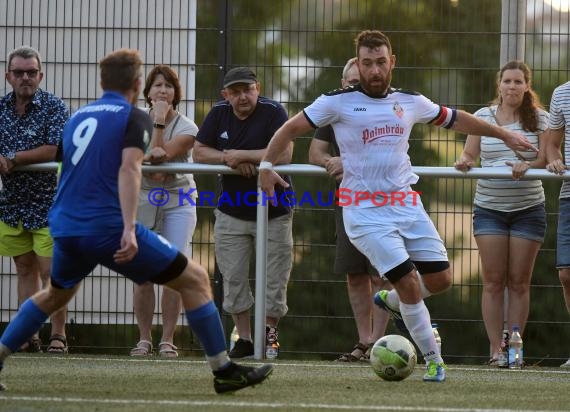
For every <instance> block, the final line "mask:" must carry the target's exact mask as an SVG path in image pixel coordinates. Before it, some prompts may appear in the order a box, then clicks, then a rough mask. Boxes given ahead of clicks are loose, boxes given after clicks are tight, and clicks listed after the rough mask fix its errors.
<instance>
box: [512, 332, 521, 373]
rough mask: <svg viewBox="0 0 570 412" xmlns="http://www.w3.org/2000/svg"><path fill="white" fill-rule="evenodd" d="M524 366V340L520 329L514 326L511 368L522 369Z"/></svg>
mask: <svg viewBox="0 0 570 412" xmlns="http://www.w3.org/2000/svg"><path fill="white" fill-rule="evenodd" d="M522 365H523V340H522V337H521V334H520V328H519V327H518V326H513V333H512V335H511V339H510V340H509V368H510V369H521V368H522Z"/></svg>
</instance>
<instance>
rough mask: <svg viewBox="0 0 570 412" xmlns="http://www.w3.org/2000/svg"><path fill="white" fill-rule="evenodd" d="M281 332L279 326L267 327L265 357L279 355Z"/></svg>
mask: <svg viewBox="0 0 570 412" xmlns="http://www.w3.org/2000/svg"><path fill="white" fill-rule="evenodd" d="M278 338H279V332H278V331H277V328H274V327H273V326H269V325H267V326H266V327H265V359H275V358H277V357H278V356H279V342H278Z"/></svg>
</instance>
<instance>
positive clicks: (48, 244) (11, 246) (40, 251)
mask: <svg viewBox="0 0 570 412" xmlns="http://www.w3.org/2000/svg"><path fill="white" fill-rule="evenodd" d="M31 251H34V252H35V253H36V255H38V256H43V257H52V255H53V239H52V238H51V236H50V234H49V228H47V227H42V228H41V229H35V230H26V229H24V228H23V226H22V222H20V223H19V224H18V227H12V226H10V225H7V224H6V223H4V222H0V255H2V256H20V255H24V254H26V253H28V252H31Z"/></svg>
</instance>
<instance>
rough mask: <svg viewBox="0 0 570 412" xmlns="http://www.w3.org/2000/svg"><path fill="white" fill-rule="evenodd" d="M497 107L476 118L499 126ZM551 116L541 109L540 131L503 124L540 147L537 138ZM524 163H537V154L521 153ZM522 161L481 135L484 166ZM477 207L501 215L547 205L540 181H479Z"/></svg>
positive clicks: (501, 143)
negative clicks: (534, 161)
mask: <svg viewBox="0 0 570 412" xmlns="http://www.w3.org/2000/svg"><path fill="white" fill-rule="evenodd" d="M496 113H497V106H496V105H495V106H491V107H484V108H482V109H479V110H478V111H477V112H475V116H476V117H479V118H480V119H482V120H485V121H486V122H487V123H491V124H495V125H496V124H497V122H496V120H495V114H496ZM548 117H549V116H548V113H547V112H545V111H544V110H540V109H539V119H538V130H537V131H536V132H528V131H525V130H523V128H522V125H521V124H520V122H515V123H511V124H508V125H504V126H502V127H504V128H505V129H509V130H512V131H514V132H517V133H520V134H522V135H524V136H526V138H527V139H528V140H529V142H530V143H532V145H533V146H535V147H537V148H538V136H539V135H540V134H541V133H543V132H544V131H545V130H546V128H547V126H548ZM518 153H519V154H520V155H521V156H522V157H523V159H524V160H527V161H533V160H536V157H537V153H536V152H530V151H524V152H523V151H519V152H518ZM520 160H522V159H520V158H518V157H517V154H516V153H515V152H514V151H513V150H511V149H510V148H509V147H507V145H505V143H504V142H503V141H502V140H500V139H496V138H494V137H487V136H481V167H504V166H505V162H506V161H511V162H517V161H520ZM474 203H475V205H477V206H479V207H483V208H485V209H491V210H498V211H501V212H513V211H516V210H523V209H527V208H529V207H532V206H536V205H538V204H541V203H544V190H543V188H542V181H541V180H513V179H479V180H478V181H477V190H476V192H475V201H474Z"/></svg>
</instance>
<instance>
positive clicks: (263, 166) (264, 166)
mask: <svg viewBox="0 0 570 412" xmlns="http://www.w3.org/2000/svg"><path fill="white" fill-rule="evenodd" d="M259 170H273V163H271V162H266V161H262V162H261V163H259Z"/></svg>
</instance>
